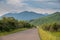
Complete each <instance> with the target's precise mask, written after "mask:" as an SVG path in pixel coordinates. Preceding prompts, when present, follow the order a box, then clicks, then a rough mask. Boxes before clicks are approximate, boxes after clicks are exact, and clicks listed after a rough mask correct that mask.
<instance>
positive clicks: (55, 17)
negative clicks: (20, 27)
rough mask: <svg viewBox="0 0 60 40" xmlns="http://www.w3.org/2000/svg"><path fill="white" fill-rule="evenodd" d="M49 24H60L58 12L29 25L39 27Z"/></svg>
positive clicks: (59, 13)
mask: <svg viewBox="0 0 60 40" xmlns="http://www.w3.org/2000/svg"><path fill="white" fill-rule="evenodd" d="M50 22H60V12H56V13H53V14H51V15H48V16H46V17H42V18H38V19H36V20H33V21H31V23H32V24H34V25H41V24H44V23H50Z"/></svg>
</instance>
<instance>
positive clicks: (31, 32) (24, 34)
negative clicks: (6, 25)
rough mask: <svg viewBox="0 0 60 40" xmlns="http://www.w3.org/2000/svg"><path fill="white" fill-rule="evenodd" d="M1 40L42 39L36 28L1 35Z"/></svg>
mask: <svg viewBox="0 0 60 40" xmlns="http://www.w3.org/2000/svg"><path fill="white" fill-rule="evenodd" d="M0 40H40V38H39V35H38V31H37V29H36V28H33V29H28V30H25V31H21V32H18V33H14V34H10V35H7V36H3V37H0Z"/></svg>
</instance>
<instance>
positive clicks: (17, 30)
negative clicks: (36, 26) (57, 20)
mask: <svg viewBox="0 0 60 40" xmlns="http://www.w3.org/2000/svg"><path fill="white" fill-rule="evenodd" d="M26 29H27V28H19V29H15V30H13V31H10V32H0V36H5V35H8V34H12V33H16V32H20V31H23V30H26Z"/></svg>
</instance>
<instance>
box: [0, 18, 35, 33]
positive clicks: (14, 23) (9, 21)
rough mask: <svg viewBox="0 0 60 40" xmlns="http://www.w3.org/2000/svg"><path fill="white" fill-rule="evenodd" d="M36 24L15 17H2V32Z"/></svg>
mask: <svg viewBox="0 0 60 40" xmlns="http://www.w3.org/2000/svg"><path fill="white" fill-rule="evenodd" d="M32 27H34V25H32V24H30V23H28V22H27V21H19V20H16V19H15V18H13V17H3V18H2V19H0V32H5V31H6V32H10V31H12V30H15V29H18V28H32Z"/></svg>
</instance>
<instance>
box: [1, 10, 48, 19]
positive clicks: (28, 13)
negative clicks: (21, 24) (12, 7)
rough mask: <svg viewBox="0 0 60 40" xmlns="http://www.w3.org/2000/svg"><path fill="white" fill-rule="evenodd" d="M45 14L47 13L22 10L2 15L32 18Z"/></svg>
mask: <svg viewBox="0 0 60 40" xmlns="http://www.w3.org/2000/svg"><path fill="white" fill-rule="evenodd" d="M46 15H47V14H38V13H35V12H29V11H24V12H20V13H7V14H5V15H3V16H2V17H14V18H15V19H18V20H32V19H36V18H40V17H43V16H46Z"/></svg>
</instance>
